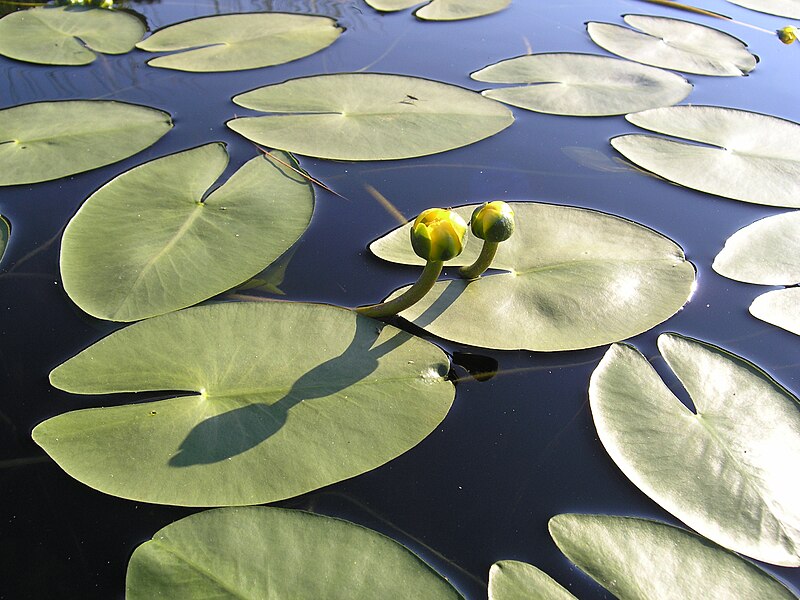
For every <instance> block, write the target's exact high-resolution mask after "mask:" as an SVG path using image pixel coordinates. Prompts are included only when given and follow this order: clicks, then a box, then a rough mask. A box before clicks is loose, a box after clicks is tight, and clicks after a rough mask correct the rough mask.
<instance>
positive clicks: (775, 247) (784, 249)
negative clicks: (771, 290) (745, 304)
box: [712, 212, 800, 285]
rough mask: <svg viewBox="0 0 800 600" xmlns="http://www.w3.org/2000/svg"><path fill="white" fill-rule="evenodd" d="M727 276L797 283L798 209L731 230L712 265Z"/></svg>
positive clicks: (799, 280) (799, 277)
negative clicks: (734, 230) (732, 231)
mask: <svg viewBox="0 0 800 600" xmlns="http://www.w3.org/2000/svg"><path fill="white" fill-rule="evenodd" d="M712 267H713V268H714V270H715V271H716V272H717V273H719V274H720V275H722V276H723V277H728V278H729V279H735V280H736V281H744V282H745V283H760V284H763V285H794V284H796V283H800V212H789V213H783V214H780V215H775V216H772V217H767V218H766V219H761V220H760V221H756V222H755V223H753V224H751V225H748V226H747V227H744V228H742V229H740V230H739V231H737V232H736V233H734V234H733V235H732V236H731V237H730V238H728V240H727V241H726V242H725V247H724V248H723V249H722V251H721V252H720V253H719V254H717V256H716V258H715V259H714V264H713V265H712Z"/></svg>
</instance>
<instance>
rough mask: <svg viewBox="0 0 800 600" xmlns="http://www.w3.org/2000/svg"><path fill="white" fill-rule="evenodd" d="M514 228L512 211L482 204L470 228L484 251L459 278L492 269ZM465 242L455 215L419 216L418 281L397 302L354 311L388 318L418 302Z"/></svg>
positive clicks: (434, 211)
mask: <svg viewBox="0 0 800 600" xmlns="http://www.w3.org/2000/svg"><path fill="white" fill-rule="evenodd" d="M514 227H515V222H514V211H513V210H511V207H510V206H509V205H508V204H506V203H505V202H502V201H500V200H496V201H494V202H485V203H483V204H482V205H481V206H479V207H478V208H476V209H475V211H474V212H473V213H472V218H471V219H470V228H471V229H472V233H473V235H475V237H477V238H479V239H482V240H483V247H482V248H481V253H480V255H479V256H478V258H477V259H476V260H475V262H474V263H472V264H471V265H469V266H466V267H461V269H459V275H460V276H461V277H463V278H465V279H477V278H478V277H480V276H481V274H482V273H483V272H484V271H485V270H486V269H488V268H489V265H491V263H492V260H493V259H494V256H495V254H496V253H497V247H498V245H499V244H500V242H503V241H505V240H507V239H508V238H510V237H511V234H513V233H514ZM466 241H467V224H466V223H465V222H464V219H462V218H461V217H460V216H459V215H458V214H457V213H455V212H453V211H452V210H446V209H443V208H429V209H428V210H425V211H423V212H421V213H420V215H419V216H418V217H417V218H416V220H415V221H414V224H413V225H412V226H411V247H412V248H414V252H415V253H416V254H417V256H419V257H420V258H424V259H425V260H426V263H425V268H424V269H423V271H422V274H421V275H420V277H419V279H418V280H417V282H416V283H415V284H414V285H412V286H411V287H410V288H408V290H406V291H405V292H404V293H403V294H401V295H400V296H398V297H397V298H394V299H393V300H389V301H387V302H383V303H381V304H373V305H371V306H362V307H360V308H357V309H356V311H357V312H359V313H361V314H362V315H366V316H368V317H375V318H382V317H390V316H392V315H396V314H397V313H399V312H401V311H403V310H405V309H406V308H408V307H409V306H411V305H412V304H415V303H417V302H419V301H420V300H421V299H422V297H423V296H425V294H427V293H428V292H429V291H430V289H431V288H432V287H433V284H434V283H436V280H437V279H438V278H439V275H440V274H441V272H442V267H443V265H444V262H445V261H448V260H451V259H453V258H455V257H456V256H458V255H459V254H461V251H462V250H463V249H464V244H465V243H466Z"/></svg>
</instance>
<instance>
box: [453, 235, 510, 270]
mask: <svg viewBox="0 0 800 600" xmlns="http://www.w3.org/2000/svg"><path fill="white" fill-rule="evenodd" d="M499 245H500V242H487V241H484V242H483V248H481V253H480V254H479V255H478V258H476V259H475V262H474V263H472V264H471V265H469V266H468V267H461V268H460V269H459V270H458V274H459V275H461V277H463V278H464V279H477V278H478V277H480V276H481V274H482V273H483V272H484V271H485V270H486V269H488V268H489V265H491V264H492V261H493V260H494V255H495V254H497V247H498V246H499Z"/></svg>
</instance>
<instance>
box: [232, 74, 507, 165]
mask: <svg viewBox="0 0 800 600" xmlns="http://www.w3.org/2000/svg"><path fill="white" fill-rule="evenodd" d="M233 101H234V102H235V103H236V104H238V105H239V106H244V107H245V108H251V109H254V110H258V111H262V112H267V113H275V114H273V115H271V116H262V117H240V118H237V119H233V120H231V121H228V127H230V128H231V129H233V130H234V131H235V132H237V133H240V134H242V135H243V136H244V137H246V138H248V139H250V140H252V141H254V142H256V143H258V144H262V145H264V146H268V147H270V148H280V149H282V150H287V151H289V152H296V153H298V154H304V155H307V156H316V157H319V158H333V159H339V160H390V159H397V158H411V157H414V156H424V155H427V154H435V153H436V152H444V151H445V150H452V149H453V148H459V147H461V146H466V145H467V144H472V143H473V142H477V141H479V140H482V139H484V138H487V137H489V136H492V135H494V134H495V133H497V132H499V131H502V130H503V129H505V128H506V127H508V126H509V125H511V123H512V122H513V121H514V117H513V116H512V115H511V111H509V110H508V109H507V108H506V107H504V106H503V105H502V104H500V103H498V102H495V101H493V100H489V99H488V98H484V97H482V96H481V95H480V94H478V93H475V92H471V91H469V90H465V89H463V88H459V87H456V86H453V85H447V84H444V83H438V82H436V81H429V80H427V79H419V78H416V77H404V76H400V75H381V74H375V73H340V74H336V75H317V76H314V77H305V78H301V79H292V80H290V81H286V82H284V83H280V84H277V85H268V86H266V87H262V88H258V89H256V90H253V91H251V92H247V93H245V94H240V95H239V96H236V97H235V98H234V99H233Z"/></svg>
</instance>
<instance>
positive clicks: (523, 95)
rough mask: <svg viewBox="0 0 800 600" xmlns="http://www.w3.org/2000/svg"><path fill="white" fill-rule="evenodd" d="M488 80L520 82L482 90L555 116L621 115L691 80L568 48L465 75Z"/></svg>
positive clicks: (679, 94)
mask: <svg viewBox="0 0 800 600" xmlns="http://www.w3.org/2000/svg"><path fill="white" fill-rule="evenodd" d="M471 77H472V79H475V80H477V81H486V82H489V83H520V84H527V85H524V86H521V87H507V88H497V89H492V90H485V91H484V92H482V94H483V95H484V96H486V97H487V98H493V99H494V100H499V101H500V102H505V103H506V104H511V105H512V106H518V107H520V108H524V109H527V110H533V111H537V112H543V113H551V114H557V115H572V116H579V117H596V116H605V115H622V114H625V113H629V112H636V111H640V110H644V109H647V108H656V107H659V106H669V105H672V104H676V103H678V102H680V101H681V100H683V99H684V98H686V96H688V95H689V92H691V91H692V85H691V84H690V83H689V82H688V81H686V80H685V79H684V78H683V77H681V76H680V75H676V74H675V73H669V72H668V71H663V70H661V69H656V68H655V67H648V66H646V65H640V64H638V63H632V62H630V61H627V60H620V59H617V58H610V57H608V56H596V55H593V54H576V53H569V52H560V53H550V54H530V55H527V56H518V57H517V58H511V59H508V60H504V61H501V62H499V63H496V64H493V65H490V66H488V67H485V68H483V69H481V70H480V71H477V72H475V73H473V74H472V75H471Z"/></svg>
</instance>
